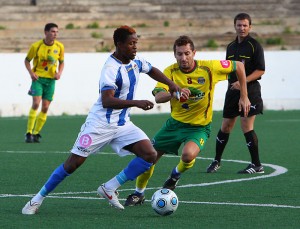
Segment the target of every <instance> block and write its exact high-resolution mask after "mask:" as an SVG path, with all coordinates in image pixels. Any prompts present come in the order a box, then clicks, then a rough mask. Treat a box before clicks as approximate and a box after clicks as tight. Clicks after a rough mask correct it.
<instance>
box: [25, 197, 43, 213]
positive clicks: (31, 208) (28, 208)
mask: <svg viewBox="0 0 300 229" xmlns="http://www.w3.org/2000/svg"><path fill="white" fill-rule="evenodd" d="M40 206H41V204H40V203H37V202H33V201H31V200H30V201H28V202H27V204H26V205H25V206H24V208H23V209H22V214H24V215H34V214H36V213H37V212H38V210H39V207H40Z"/></svg>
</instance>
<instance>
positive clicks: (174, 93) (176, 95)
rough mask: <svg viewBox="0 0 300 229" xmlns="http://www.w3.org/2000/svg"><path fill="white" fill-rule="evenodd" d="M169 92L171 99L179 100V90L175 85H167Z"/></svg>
mask: <svg viewBox="0 0 300 229" xmlns="http://www.w3.org/2000/svg"><path fill="white" fill-rule="evenodd" d="M169 91H170V94H171V95H172V97H174V98H177V99H178V100H179V98H180V93H181V88H180V87H179V86H178V85H177V84H175V83H174V82H172V83H171V84H170V85H169Z"/></svg>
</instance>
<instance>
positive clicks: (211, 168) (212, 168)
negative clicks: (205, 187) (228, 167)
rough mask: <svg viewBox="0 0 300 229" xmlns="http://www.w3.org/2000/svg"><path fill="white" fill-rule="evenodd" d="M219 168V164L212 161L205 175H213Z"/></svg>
mask: <svg viewBox="0 0 300 229" xmlns="http://www.w3.org/2000/svg"><path fill="white" fill-rule="evenodd" d="M219 168H221V164H220V162H218V161H217V160H214V161H213V162H212V163H211V164H210V165H209V166H208V167H207V169H206V172H207V173H215V172H217V170H218V169H219Z"/></svg>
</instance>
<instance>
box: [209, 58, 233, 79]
mask: <svg viewBox="0 0 300 229" xmlns="http://www.w3.org/2000/svg"><path fill="white" fill-rule="evenodd" d="M213 71H214V73H215V74H214V77H213V80H214V81H215V82H218V81H221V80H227V79H228V75H229V74H230V73H232V72H235V71H236V62H235V61H231V60H214V61H213Z"/></svg>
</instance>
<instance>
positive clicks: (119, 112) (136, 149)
mask: <svg viewBox="0 0 300 229" xmlns="http://www.w3.org/2000/svg"><path fill="white" fill-rule="evenodd" d="M113 39H114V44H115V46H116V50H115V52H114V53H113V54H111V55H110V56H109V57H108V59H107V61H106V63H105V64H104V66H103V69H102V72H101V77H100V82H99V98H98V100H97V102H96V103H95V104H94V106H93V107H92V108H91V110H90V112H89V114H88V116H87V118H86V122H85V123H84V124H83V125H82V127H81V130H80V132H79V134H78V137H77V140H76V141H75V144H74V146H73V148H72V149H71V154H70V156H69V158H67V160H66V161H65V162H64V163H63V164H61V165H60V166H58V167H57V168H56V169H55V170H54V171H53V173H52V174H51V176H50V177H49V179H48V181H47V182H46V183H45V184H44V186H43V187H42V188H41V190H40V191H39V192H38V193H37V194H36V195H35V196H34V197H33V198H32V199H31V200H30V201H29V202H27V204H26V205H25V207H24V208H23V209H22V213H23V214H28V215H30V214H35V213H36V212H37V210H38V209H39V207H40V206H41V204H42V202H43V200H44V198H45V197H46V196H47V195H48V194H49V193H50V192H51V191H53V190H54V189H55V187H56V186H57V185H58V184H60V183H61V182H62V181H63V180H64V178H66V177H67V176H69V175H71V174H72V173H73V172H74V171H75V170H76V169H77V168H79V167H80V166H81V165H82V164H83V163H84V161H85V160H86V158H87V157H88V156H89V155H91V154H93V153H96V152H99V151H101V149H102V148H103V147H104V146H106V145H110V146H111V147H112V149H113V150H114V151H115V152H116V153H117V154H118V155H119V156H125V155H129V154H132V153H133V154H135V155H136V157H135V158H134V159H132V160H131V161H130V162H129V163H128V165H127V167H126V168H125V169H123V170H122V171H121V172H120V173H119V174H117V175H116V176H114V177H113V178H112V179H111V180H109V181H108V182H106V183H103V184H101V185H100V186H99V187H98V189H97V193H98V194H99V195H101V196H103V197H104V198H105V199H107V200H108V201H109V203H110V204H111V205H112V206H114V207H115V208H117V209H124V207H123V205H122V204H120V202H119V200H118V196H117V193H116V190H117V188H119V187H120V186H121V185H122V184H124V183H125V182H126V181H128V180H134V179H135V178H136V177H137V176H139V175H140V174H142V173H144V172H145V171H147V170H148V169H149V168H150V167H151V166H152V164H153V162H154V161H155V159H156V156H157V152H156V150H155V149H154V147H153V146H152V144H151V142H150V140H149V138H148V137H147V136H146V134H145V133H144V132H143V131H142V130H141V129H140V128H138V127H137V126H135V125H134V124H133V123H132V122H131V121H130V108H131V107H137V108H140V109H143V110H145V111H147V110H150V109H152V108H153V105H154V104H153V103H152V102H151V101H148V100H136V99H135V92H136V88H137V84H138V81H139V77H141V76H142V75H141V74H140V73H146V74H148V75H149V76H150V77H151V78H153V79H155V80H157V81H159V82H161V83H164V84H166V85H168V87H169V93H170V95H172V96H176V92H179V91H180V87H179V86H177V85H176V84H175V83H174V82H173V81H171V80H170V79H169V78H167V77H166V76H165V75H164V74H163V73H162V72H161V71H160V70H158V69H157V68H155V67H153V66H152V65H151V64H150V63H149V62H147V61H146V60H145V59H143V58H142V57H139V56H136V53H137V42H138V37H137V34H136V32H135V30H134V29H133V28H131V27H128V26H121V27H120V28H117V29H116V30H115V31H114V35H113ZM143 77H144V76H143ZM149 93H150V92H149Z"/></svg>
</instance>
